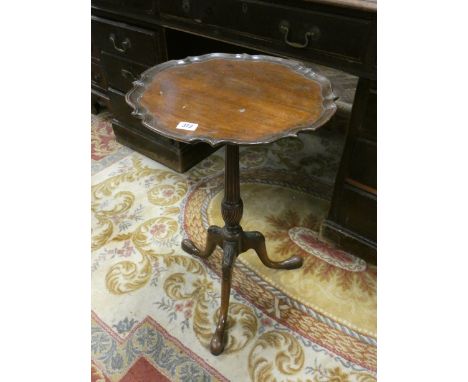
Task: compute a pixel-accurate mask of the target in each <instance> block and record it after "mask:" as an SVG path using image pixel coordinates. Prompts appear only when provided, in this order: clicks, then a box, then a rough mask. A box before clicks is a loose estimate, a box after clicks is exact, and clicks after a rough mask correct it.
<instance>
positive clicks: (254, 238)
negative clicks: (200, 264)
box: [182, 226, 302, 355]
mask: <svg viewBox="0 0 468 382" xmlns="http://www.w3.org/2000/svg"><path fill="white" fill-rule="evenodd" d="M217 245H218V246H220V247H221V248H223V260H222V267H221V269H222V284H221V308H220V314H219V320H218V325H217V326H216V331H215V333H214V335H213V338H212V340H211V344H210V350H211V353H212V354H214V355H218V354H221V353H222V352H223V350H224V346H225V340H226V337H225V330H226V324H227V313H228V308H229V295H230V291H231V278H232V267H233V266H234V261H235V259H236V257H237V256H238V255H239V254H241V253H243V252H246V251H248V250H249V249H253V250H255V252H256V253H257V255H258V257H259V258H260V260H261V261H262V263H263V264H264V265H265V266H267V267H269V268H274V269H296V268H299V267H301V266H302V258H301V257H300V256H292V257H290V258H289V259H286V260H283V261H273V260H271V259H270V258H269V257H268V254H267V250H266V246H265V237H264V236H263V235H262V234H261V233H260V232H257V231H245V232H244V231H243V230H242V228H241V227H240V226H237V227H236V229H235V230H234V232H233V230H232V229H228V228H226V227H224V228H221V227H218V226H210V227H209V228H208V233H207V239H206V247H205V249H204V250H201V249H199V248H198V247H197V246H195V244H194V243H193V242H192V241H190V240H188V239H185V240H183V241H182V249H183V250H184V251H185V252H187V253H189V254H191V255H193V256H197V257H200V258H207V257H208V256H210V255H211V254H212V253H213V251H214V250H215V248H216V246H217Z"/></svg>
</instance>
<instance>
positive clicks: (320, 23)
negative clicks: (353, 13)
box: [241, 0, 372, 62]
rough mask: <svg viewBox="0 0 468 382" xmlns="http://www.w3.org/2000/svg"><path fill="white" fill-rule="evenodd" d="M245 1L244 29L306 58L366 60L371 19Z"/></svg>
mask: <svg viewBox="0 0 468 382" xmlns="http://www.w3.org/2000/svg"><path fill="white" fill-rule="evenodd" d="M243 4H244V5H243V8H242V18H241V21H242V24H243V29H244V30H245V31H246V32H248V33H251V34H253V35H256V36H261V37H263V38H265V39H267V40H270V41H271V42H272V43H273V44H275V45H276V46H278V47H280V48H282V49H284V50H287V51H293V52H295V53H296V54H301V55H304V57H305V56H310V57H312V58H313V57H314V56H315V55H317V54H318V55H335V56H342V57H343V58H344V59H346V60H350V61H357V62H363V61H364V58H365V54H366V47H367V46H368V39H369V34H370V28H371V26H372V25H371V22H370V21H369V20H365V19H359V18H350V17H345V16H340V15H332V14H328V13H323V12H315V11H309V10H304V9H298V8H292V7H283V6H277V5H274V4H268V3H263V2H257V1H255V2H251V1H248V0H247V1H243Z"/></svg>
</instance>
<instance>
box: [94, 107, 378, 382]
mask: <svg viewBox="0 0 468 382" xmlns="http://www.w3.org/2000/svg"><path fill="white" fill-rule="evenodd" d="M91 125H92V153H91V154H92V174H93V175H92V206H91V210H92V257H91V272H92V312H91V330H92V343H91V352H92V360H91V380H92V381H112V382H116V381H124V382H125V381H128V382H129V381H218V380H219V381H310V382H325V381H333V382H356V381H357V382H370V381H375V380H376V362H377V361H376V353H377V352H376V346H377V339H376V278H377V270H376V267H375V266H372V265H370V264H366V263H365V262H364V261H363V260H361V259H359V258H358V257H356V256H354V255H353V254H350V253H346V252H344V251H340V250H338V249H336V248H334V247H333V246H332V245H330V244H327V243H324V242H322V241H321V240H320V238H319V235H318V232H317V230H318V227H319V225H320V222H321V220H322V219H323V218H324V217H325V216H326V213H327V209H328V207H329V200H330V195H331V186H332V185H333V182H334V176H335V174H336V170H337V166H338V161H339V154H340V152H341V149H342V136H341V135H340V134H339V133H338V132H337V129H335V127H334V126H333V124H331V125H330V126H329V127H328V126H327V127H325V128H324V129H322V130H323V132H320V134H303V135H302V136H301V137H300V139H285V140H282V141H278V142H276V143H273V144H270V145H265V146H257V147H245V148H244V147H243V148H241V153H240V165H241V193H242V198H243V201H244V215H243V219H242V222H241V224H242V226H243V228H244V229H245V230H258V231H261V232H263V233H264V234H265V236H266V238H267V250H268V253H269V256H270V257H271V258H272V259H274V260H280V259H284V258H287V257H289V256H291V255H293V254H298V255H300V256H302V257H303V258H304V265H303V267H302V268H301V269H298V270H292V271H284V270H283V271H278V270H272V269H269V268H265V267H264V266H263V265H262V264H261V263H260V261H259V260H258V258H257V256H256V255H255V253H254V252H252V251H248V252H246V253H244V254H242V255H240V256H239V257H238V258H237V260H236V263H235V267H234V271H233V283H232V284H233V288H232V293H231V303H230V308H229V320H228V327H229V332H228V341H227V345H226V348H225V351H224V353H222V354H221V355H220V356H217V357H215V356H213V355H212V354H211V353H210V352H209V343H210V340H211V335H212V333H213V331H214V328H215V326H216V320H217V315H218V314H219V313H218V309H219V303H220V259H221V255H222V253H221V250H220V249H217V250H216V251H215V253H214V254H213V255H212V256H211V257H210V258H208V259H206V260H204V261H201V260H199V259H196V258H193V257H191V256H190V255H188V254H186V253H185V252H183V251H182V250H181V248H180V242H181V240H182V239H183V238H184V237H189V238H191V239H192V240H194V241H195V242H196V243H198V244H200V245H203V244H204V242H205V235H206V229H207V227H208V226H209V225H211V224H217V225H221V226H222V225H223V222H222V218H221V214H220V202H221V199H222V196H223V195H222V187H223V169H224V149H220V150H218V151H216V152H215V153H213V154H212V155H211V156H209V157H208V158H206V159H205V160H203V161H202V162H200V163H199V164H198V165H196V166H195V167H193V168H192V169H190V170H189V171H187V172H186V173H184V174H180V173H177V172H174V171H172V170H170V169H168V168H167V167H165V166H163V165H161V164H159V163H157V162H155V161H152V160H151V159H149V158H147V157H145V156H142V155H140V154H139V153H136V152H134V151H132V150H130V149H128V148H126V147H123V146H121V145H120V144H118V143H117V142H116V141H115V137H114V136H113V133H112V128H111V116H110V115H109V114H100V115H98V116H93V119H92V124H91Z"/></svg>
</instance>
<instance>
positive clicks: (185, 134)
mask: <svg viewBox="0 0 468 382" xmlns="http://www.w3.org/2000/svg"><path fill="white" fill-rule="evenodd" d="M133 84H134V87H133V89H132V90H130V92H128V93H127V95H126V100H127V103H128V104H129V105H130V106H132V107H133V109H134V112H133V114H134V115H136V116H138V117H139V118H141V119H142V121H143V124H144V125H145V126H146V127H147V128H149V129H151V130H153V131H155V132H157V133H159V134H162V135H164V136H166V137H169V138H173V139H176V140H178V141H182V142H187V143H189V142H200V141H201V142H207V143H209V144H211V145H213V146H215V145H218V144H221V143H234V144H257V143H268V142H272V141H275V140H277V139H279V138H283V137H287V136H296V135H297V133H298V132H300V131H303V130H316V129H317V128H319V127H320V126H322V125H323V124H324V123H325V122H327V121H328V120H329V119H330V118H331V117H332V115H333V114H334V113H335V111H336V105H335V103H334V100H335V96H334V94H333V91H332V89H331V85H330V82H329V81H328V79H327V78H325V77H324V76H322V75H320V74H318V73H316V72H314V71H313V70H312V69H311V68H308V67H306V66H304V65H303V64H302V63H300V62H297V61H292V60H286V59H282V58H277V57H270V56H251V55H247V54H224V53H213V54H208V55H204V56H199V57H188V58H186V59H184V60H173V61H168V62H165V63H163V64H160V65H157V66H155V67H153V68H150V69H148V70H147V71H145V72H144V73H143V74H142V75H141V78H140V79H139V80H138V81H135V82H134V83H133Z"/></svg>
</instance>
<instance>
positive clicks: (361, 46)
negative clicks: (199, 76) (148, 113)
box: [91, 0, 377, 263]
mask: <svg viewBox="0 0 468 382" xmlns="http://www.w3.org/2000/svg"><path fill="white" fill-rule="evenodd" d="M91 4H92V40H93V44H92V47H93V49H92V51H93V58H92V68H93V69H92V75H93V86H92V89H93V90H92V94H93V100H99V102H100V103H101V104H108V105H109V107H110V109H111V110H112V111H113V113H114V116H115V120H114V123H113V127H114V131H115V133H116V136H117V139H118V140H119V141H120V142H123V143H124V144H127V145H129V146H131V147H132V148H134V149H136V150H138V151H140V152H143V153H144V154H146V155H148V156H150V157H152V158H153V159H156V160H159V161H161V162H163V163H166V164H167V165H168V166H169V167H172V168H174V169H178V170H179V171H183V170H184V169H187V168H188V167H190V165H192V164H194V163H195V162H196V161H198V160H199V159H201V158H202V157H204V156H206V155H207V154H208V153H209V150H210V147H209V146H208V145H205V146H203V144H200V145H201V146H195V147H194V146H188V145H185V144H183V143H178V142H177V141H175V140H172V139H167V138H163V137H161V135H158V134H156V133H150V132H148V130H145V129H142V126H141V124H140V123H138V122H135V118H134V117H132V116H131V115H130V108H129V107H128V106H127V105H126V104H125V102H124V93H125V92H126V91H127V90H128V89H129V88H130V86H131V82H132V81H133V78H134V77H136V76H138V75H139V74H140V73H141V72H142V71H143V70H145V69H147V68H148V67H149V66H152V65H155V64H158V63H160V62H164V61H166V60H168V59H176V58H184V57H186V56H189V55H200V54H203V53H208V52H213V51H218V52H233V53H239V52H246V53H258V52H265V53H268V54H274V55H278V56H283V57H289V58H296V59H300V60H304V61H309V62H313V63H318V64H322V65H327V66H330V67H333V68H336V69H339V70H342V71H344V72H347V73H350V74H353V75H356V76H359V85H358V88H357V91H356V95H355V101H354V105H353V109H352V115H351V123H350V125H349V128H348V131H347V137H346V144H345V149H344V154H343V159H342V161H341V165H340V171H339V175H338V177H337V181H336V184H335V189H334V193H333V199H332V205H331V209H330V213H329V215H328V217H327V219H326V220H325V222H324V224H323V225H322V229H321V236H322V237H323V238H324V239H326V240H331V241H334V242H336V243H338V244H340V246H342V247H343V248H345V249H347V250H350V251H351V252H353V253H355V254H357V255H359V256H361V257H363V258H365V259H366V260H368V261H371V262H374V263H375V262H376V236H377V235H376V205H377V196H376V183H377V175H376V147H377V146H376V141H377V134H376V120H375V115H376V97H377V90H376V89H377V86H376V79H377V67H376V52H377V49H376V23H377V5H376V1H373V0H269V1H266V0H265V1H262V0H196V1H195V0H92V1H91ZM338 95H339V94H338ZM94 105H96V102H94Z"/></svg>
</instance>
